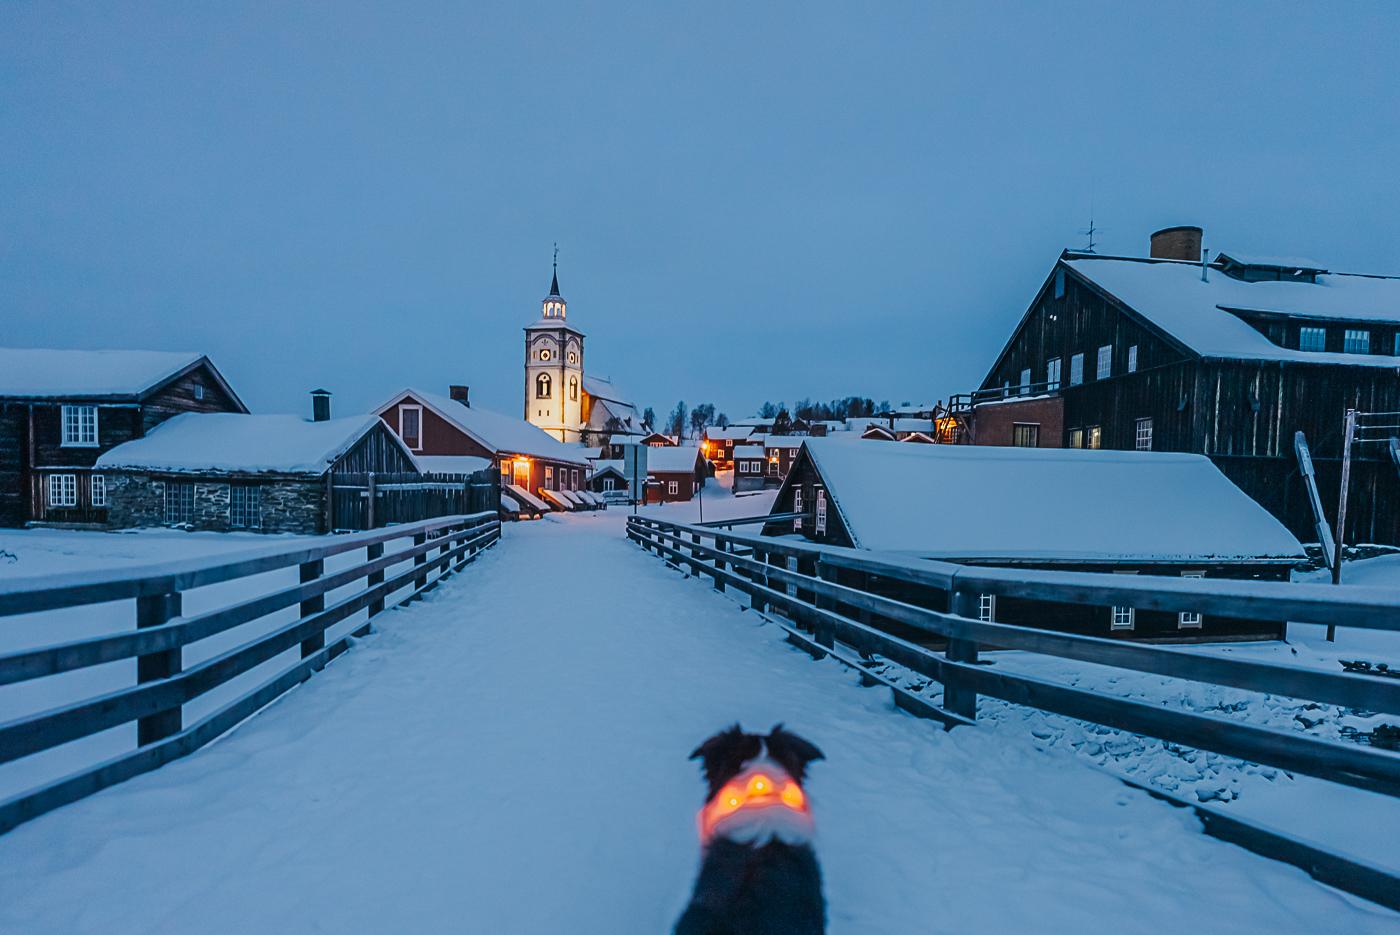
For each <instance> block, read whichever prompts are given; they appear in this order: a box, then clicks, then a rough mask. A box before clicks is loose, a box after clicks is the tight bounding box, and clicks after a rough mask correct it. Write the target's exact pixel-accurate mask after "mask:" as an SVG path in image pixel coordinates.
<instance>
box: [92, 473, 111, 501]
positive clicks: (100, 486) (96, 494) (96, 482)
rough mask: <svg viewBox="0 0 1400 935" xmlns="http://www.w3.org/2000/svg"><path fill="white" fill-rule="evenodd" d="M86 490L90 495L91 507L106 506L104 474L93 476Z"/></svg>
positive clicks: (105, 478)
mask: <svg viewBox="0 0 1400 935" xmlns="http://www.w3.org/2000/svg"><path fill="white" fill-rule="evenodd" d="M88 490H89V492H90V493H91V497H90V498H89V499H90V500H91V502H92V505H93V506H106V505H107V477H106V475H105V474H94V475H92V479H91V480H90V481H89V482H88Z"/></svg>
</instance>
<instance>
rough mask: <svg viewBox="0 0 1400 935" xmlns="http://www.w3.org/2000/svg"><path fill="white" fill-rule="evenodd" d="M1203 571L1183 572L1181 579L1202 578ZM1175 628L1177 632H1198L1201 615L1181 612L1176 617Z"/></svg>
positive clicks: (1186, 611) (1203, 575) (1192, 612)
mask: <svg viewBox="0 0 1400 935" xmlns="http://www.w3.org/2000/svg"><path fill="white" fill-rule="evenodd" d="M1205 576H1206V573H1205V572H1203V571H1183V572H1182V573H1181V577H1183V578H1204V577H1205ZM1176 627H1177V629H1178V630H1199V629H1200V628H1201V615H1200V614H1199V613H1196V612H1195V611H1190V610H1183V611H1182V612H1181V613H1179V614H1177V615H1176Z"/></svg>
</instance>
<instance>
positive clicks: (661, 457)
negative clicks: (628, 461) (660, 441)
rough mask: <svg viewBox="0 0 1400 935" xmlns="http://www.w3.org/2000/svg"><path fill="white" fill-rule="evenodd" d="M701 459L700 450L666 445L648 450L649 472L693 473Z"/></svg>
mask: <svg viewBox="0 0 1400 935" xmlns="http://www.w3.org/2000/svg"><path fill="white" fill-rule="evenodd" d="M699 457H700V449H699V448H691V447H688V446H687V447H681V446H679V445H665V446H662V447H657V448H648V449H647V470H648V471H693V470H695V463H696V461H697V460H698V459H699Z"/></svg>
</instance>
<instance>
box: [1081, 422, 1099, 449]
mask: <svg viewBox="0 0 1400 935" xmlns="http://www.w3.org/2000/svg"><path fill="white" fill-rule="evenodd" d="M1084 447H1085V448H1101V447H1103V432H1102V431H1101V430H1100V429H1099V427H1098V426H1097V425H1091V426H1089V428H1088V430H1087V432H1086V434H1085V436H1084Z"/></svg>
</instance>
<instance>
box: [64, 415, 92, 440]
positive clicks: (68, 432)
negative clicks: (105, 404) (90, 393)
mask: <svg viewBox="0 0 1400 935" xmlns="http://www.w3.org/2000/svg"><path fill="white" fill-rule="evenodd" d="M63 444H65V445H83V446H95V445H96V444H97V407H96V406H64V407H63Z"/></svg>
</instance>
